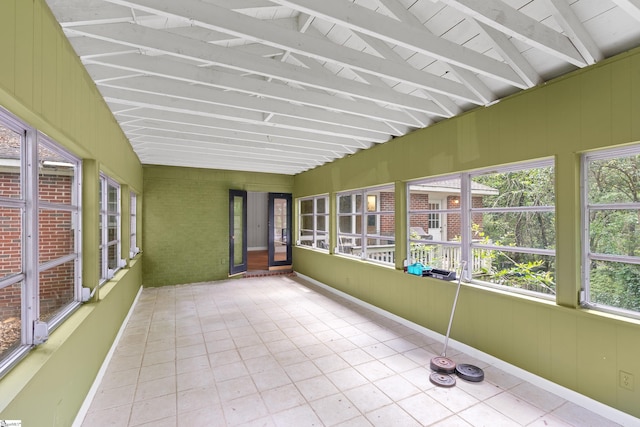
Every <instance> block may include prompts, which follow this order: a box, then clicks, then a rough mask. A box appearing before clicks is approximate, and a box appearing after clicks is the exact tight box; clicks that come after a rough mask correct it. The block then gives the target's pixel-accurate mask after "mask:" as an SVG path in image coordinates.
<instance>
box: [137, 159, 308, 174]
mask: <svg viewBox="0 0 640 427" xmlns="http://www.w3.org/2000/svg"><path fill="white" fill-rule="evenodd" d="M140 160H141V161H142V163H143V164H145V165H160V166H181V167H190V168H203V169H224V170H235V171H241V172H260V173H277V174H282V175H295V174H297V173H301V172H304V171H305V170H308V169H312V168H307V169H304V168H293V167H289V168H285V167H283V166H271V165H269V164H267V163H265V162H223V161H216V159H205V160H201V159H199V158H195V159H188V160H176V159H175V158H173V157H168V158H160V157H158V156H155V157H149V158H145V159H144V160H142V159H140Z"/></svg>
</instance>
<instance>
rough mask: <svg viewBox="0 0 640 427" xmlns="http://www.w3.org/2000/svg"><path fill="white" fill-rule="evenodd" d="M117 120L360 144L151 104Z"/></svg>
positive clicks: (338, 138)
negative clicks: (153, 122) (173, 110)
mask: <svg viewBox="0 0 640 427" xmlns="http://www.w3.org/2000/svg"><path fill="white" fill-rule="evenodd" d="M116 118H117V119H118V121H119V122H121V123H122V122H125V121H131V120H132V119H143V120H146V119H150V120H157V121H161V122H167V123H178V124H188V125H192V126H201V127H203V128H210V129H219V130H224V131H227V133H226V136H227V137H229V138H232V136H233V135H239V137H244V134H253V135H258V136H260V137H263V138H284V139H290V140H293V141H306V142H310V143H312V144H327V145H329V146H348V147H352V148H354V149H359V148H362V147H363V145H362V143H361V142H360V141H359V140H357V139H355V138H347V137H339V136H335V135H332V136H327V135H321V134H318V133H316V132H308V131H304V130H302V131H301V130H297V129H283V128H277V127H274V126H268V125H265V124H264V123H243V122H238V121H233V120H225V119H217V120H211V119H210V118H208V117H204V116H199V115H194V114H189V113H180V112H169V111H163V110H156V109H152V108H139V109H136V110H132V111H128V112H126V113H124V114H118V115H117V116H116Z"/></svg>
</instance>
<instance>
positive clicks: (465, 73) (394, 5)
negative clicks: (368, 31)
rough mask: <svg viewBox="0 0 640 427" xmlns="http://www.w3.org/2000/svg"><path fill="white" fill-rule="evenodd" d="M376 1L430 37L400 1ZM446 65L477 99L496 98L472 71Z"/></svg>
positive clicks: (454, 112) (492, 99) (486, 102)
mask: <svg viewBox="0 0 640 427" xmlns="http://www.w3.org/2000/svg"><path fill="white" fill-rule="evenodd" d="M377 1H378V2H379V3H380V4H381V5H382V6H383V7H384V8H386V9H387V10H388V12H389V13H390V14H392V15H394V16H395V17H396V18H397V19H398V20H399V21H400V22H402V23H403V24H406V25H410V26H412V27H415V28H419V29H420V31H423V32H424V33H426V34H428V35H429V36H430V37H431V36H433V34H432V33H431V32H430V31H429V30H428V29H427V28H426V27H425V26H424V25H422V24H421V23H420V20H419V19H418V18H417V17H416V16H415V15H414V14H412V13H411V12H409V11H408V10H407V9H405V8H404V6H402V4H400V2H398V1H397V0H377ZM384 46H387V45H386V44H385V45H384ZM390 50H391V49H390ZM391 52H393V53H394V54H395V55H397V53H396V52H395V51H393V50H391ZM381 53H382V52H381ZM385 56H386V55H385ZM448 67H449V68H450V69H451V70H452V71H453V72H454V74H455V75H456V77H457V78H458V80H459V81H461V82H462V83H464V84H465V85H466V86H467V87H468V88H469V90H471V91H472V92H474V93H475V94H476V95H477V96H478V99H480V100H481V101H483V102H484V103H485V104H488V103H490V102H493V101H494V100H495V99H496V96H495V94H493V93H492V92H491V90H490V89H489V88H488V87H487V86H486V85H485V84H484V83H483V82H482V81H481V80H480V79H479V78H477V77H476V75H475V74H473V72H472V71H470V70H468V69H466V68H462V67H460V66H458V65H454V64H448ZM440 102H446V101H445V100H440ZM441 105H442V104H441ZM454 105H455V104H454ZM448 109H449V111H450V112H451V113H452V114H451V115H452V116H453V115H455V114H457V113H459V111H458V110H459V109H456V108H453V107H451V106H450V105H449V107H448Z"/></svg>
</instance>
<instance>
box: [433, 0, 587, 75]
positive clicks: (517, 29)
mask: <svg viewBox="0 0 640 427" xmlns="http://www.w3.org/2000/svg"><path fill="white" fill-rule="evenodd" d="M440 1H441V2H442V3H444V4H446V5H447V6H450V7H452V8H454V9H457V10H459V11H461V12H463V13H465V14H466V15H468V16H470V17H472V18H474V19H477V20H478V21H480V22H482V23H484V24H486V25H488V26H490V27H493V28H495V29H496V30H498V31H501V32H503V33H505V34H507V35H509V36H511V37H514V38H516V39H518V40H520V41H522V42H524V43H527V44H528V45H530V46H533V47H535V48H536V49H540V50H542V51H544V52H547V53H548V54H550V55H553V56H555V57H557V58H560V59H562V60H563V61H566V62H569V63H570V64H573V65H575V66H577V67H585V66H586V65H587V64H586V62H585V60H584V58H583V57H582V55H581V54H580V52H578V50H577V49H576V48H575V46H574V45H573V44H572V43H571V40H569V38H568V37H566V36H564V35H563V34H560V33H558V32H557V31H554V30H553V29H551V28H549V27H547V26H546V25H544V24H541V23H540V22H538V21H536V20H535V19H533V18H530V17H529V16H527V15H525V14H524V13H522V12H520V11H518V10H517V9H514V8H512V7H511V6H509V5H507V4H505V3H504V2H502V1H500V0H483V1H477V0H440Z"/></svg>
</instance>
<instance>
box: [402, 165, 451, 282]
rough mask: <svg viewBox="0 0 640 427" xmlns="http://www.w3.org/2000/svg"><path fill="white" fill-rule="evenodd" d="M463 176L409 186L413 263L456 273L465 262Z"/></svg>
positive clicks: (411, 259)
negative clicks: (462, 235)
mask: <svg viewBox="0 0 640 427" xmlns="http://www.w3.org/2000/svg"><path fill="white" fill-rule="evenodd" d="M460 186H461V178H460V175H455V176H450V177H440V178H433V179H427V180H422V181H417V182H412V183H410V184H409V188H408V191H407V194H408V203H409V207H408V210H407V212H408V216H409V218H408V222H407V224H408V226H409V237H408V242H409V251H408V253H409V260H410V261H411V263H415V262H419V263H422V264H424V265H427V266H430V267H433V268H438V269H444V270H456V269H457V267H458V265H459V264H460V260H461V253H462V251H461V247H462V242H461V239H460V237H461V234H462V231H463V228H462V223H461V214H460V199H461V197H460V194H461V193H460V191H461V190H460Z"/></svg>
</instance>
